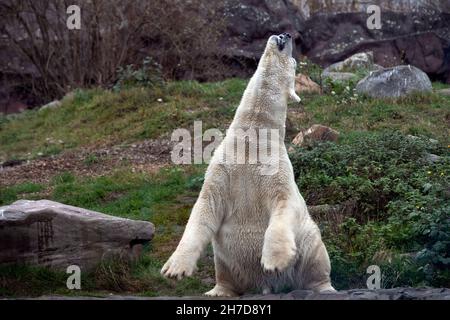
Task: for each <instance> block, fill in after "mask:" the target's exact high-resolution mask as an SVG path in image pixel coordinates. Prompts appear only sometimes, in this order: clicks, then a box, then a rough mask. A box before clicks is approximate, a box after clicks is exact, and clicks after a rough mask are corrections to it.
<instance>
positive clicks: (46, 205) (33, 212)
mask: <svg viewBox="0 0 450 320" xmlns="http://www.w3.org/2000/svg"><path fill="white" fill-rule="evenodd" d="M153 233H154V226H153V224H152V223H150V222H145V221H135V220H129V219H123V218H118V217H113V216H109V215H106V214H103V213H99V212H95V211H91V210H86V209H82V208H77V207H73V206H69V205H64V204H61V203H58V202H53V201H49V200H39V201H28V200H20V201H17V202H14V203H13V204H12V205H9V206H4V207H0V264H17V263H27V264H34V265H41V266H47V267H52V268H56V269H62V270H65V269H66V268H67V267H68V266H70V265H78V266H79V267H80V268H81V269H82V270H89V269H91V268H94V267H95V266H96V265H97V264H98V263H100V262H101V261H102V260H104V259H109V258H113V257H116V256H120V257H122V258H128V259H135V258H137V257H138V256H139V255H140V253H141V250H142V245H143V244H145V243H148V242H149V241H150V240H151V239H152V238H153Z"/></svg>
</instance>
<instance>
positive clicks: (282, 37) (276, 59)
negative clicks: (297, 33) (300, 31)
mask: <svg viewBox="0 0 450 320" xmlns="http://www.w3.org/2000/svg"><path fill="white" fill-rule="evenodd" d="M296 64H297V63H296V62H295V59H294V58H293V57H292V36H291V35H290V34H289V33H286V32H285V33H282V34H279V35H273V36H270V38H269V40H268V41H267V45H266V49H265V50H264V53H263V55H262V57H261V60H260V64H259V65H260V66H261V67H263V68H265V69H267V68H269V69H274V68H275V69H278V68H281V69H283V70H284V71H288V72H291V71H292V72H293V71H294V70H295V67H296Z"/></svg>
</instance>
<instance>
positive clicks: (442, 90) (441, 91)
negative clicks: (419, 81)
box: [436, 88, 450, 96]
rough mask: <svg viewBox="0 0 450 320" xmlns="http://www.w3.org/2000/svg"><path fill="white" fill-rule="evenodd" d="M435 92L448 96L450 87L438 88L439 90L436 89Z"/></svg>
mask: <svg viewBox="0 0 450 320" xmlns="http://www.w3.org/2000/svg"><path fill="white" fill-rule="evenodd" d="M436 92H437V93H438V94H441V95H443V96H450V88H446V89H440V90H437V91H436Z"/></svg>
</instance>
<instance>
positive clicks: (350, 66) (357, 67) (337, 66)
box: [321, 52, 383, 82]
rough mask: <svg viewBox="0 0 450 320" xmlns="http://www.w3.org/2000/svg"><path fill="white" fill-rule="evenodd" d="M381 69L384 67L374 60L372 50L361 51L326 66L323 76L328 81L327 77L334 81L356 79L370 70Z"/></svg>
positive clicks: (324, 80)
mask: <svg viewBox="0 0 450 320" xmlns="http://www.w3.org/2000/svg"><path fill="white" fill-rule="evenodd" d="M381 69H383V67H381V66H379V65H377V64H375V63H374V62H373V53H372V52H360V53H356V54H354V55H352V56H350V57H348V58H347V59H345V60H343V61H339V62H336V63H333V64H332V65H330V66H328V67H326V68H325V69H324V70H323V72H322V75H321V78H322V81H323V82H326V80H327V79H330V80H331V81H332V82H346V81H351V80H353V81H355V80H358V79H360V78H361V77H362V76H365V75H367V74H368V73H369V72H370V71H374V70H381Z"/></svg>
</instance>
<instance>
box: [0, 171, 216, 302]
mask: <svg viewBox="0 0 450 320" xmlns="http://www.w3.org/2000/svg"><path fill="white" fill-rule="evenodd" d="M204 169H205V168H204V167H203V166H200V167H186V168H185V169H182V168H168V169H162V170H161V171H160V172H159V173H157V174H153V175H146V174H137V173H132V172H131V171H127V170H120V171H116V172H112V173H111V174H110V175H108V176H103V177H97V178H78V177H75V176H74V175H73V174H71V173H70V172H64V173H62V174H60V175H57V176H55V177H54V178H53V179H52V182H50V183H49V185H47V186H40V185H35V184H22V185H17V186H14V187H11V188H8V189H6V190H7V192H6V193H5V194H14V195H15V197H12V196H9V197H7V196H3V192H2V198H1V201H2V203H0V205H1V204H6V203H9V202H11V201H13V200H16V199H17V198H18V197H17V196H18V195H19V194H20V195H24V197H25V198H29V197H28V196H27V194H29V193H31V192H38V191H40V190H42V189H43V188H49V189H51V190H52V193H51V195H50V199H51V200H54V201H58V202H63V203H66V204H70V205H74V206H79V207H84V208H87V209H91V210H96V211H100V212H104V213H108V214H112V215H115V216H120V217H124V218H130V219H138V220H146V221H151V222H153V223H154V224H155V226H156V233H155V237H154V239H153V240H152V242H151V244H150V245H149V246H148V247H147V248H146V250H145V253H144V255H143V257H142V259H141V260H140V261H138V262H134V263H128V262H126V261H120V260H118V261H114V260H113V261H107V262H105V263H103V264H101V265H100V266H99V267H98V268H97V269H96V270H95V271H93V272H91V273H88V274H86V275H83V278H82V289H83V291H82V293H83V294H84V293H85V292H91V293H95V294H99V295H102V294H105V292H106V293H107V292H116V293H117V292H120V293H124V292H131V293H133V294H142V295H149V296H156V295H185V294H192V295H194V294H199V293H201V292H204V291H206V290H207V289H208V288H209V286H208V285H205V284H204V283H203V282H202V280H201V278H200V277H199V276H196V277H193V278H189V279H185V280H183V281H181V282H176V281H172V280H167V279H165V278H163V277H162V276H161V275H160V273H159V272H160V270H161V267H162V265H163V263H164V262H165V261H166V259H167V258H168V257H169V255H170V254H171V253H172V251H173V250H174V249H175V247H176V244H177V241H178V240H179V238H180V237H181V234H182V231H183V228H184V225H185V224H186V222H187V219H188V218H189V213H190V209H191V207H192V205H193V201H195V199H196V196H197V193H198V183H197V182H196V181H198V180H199V179H200V178H201V177H202V174H203V172H204ZM186 199H187V200H186ZM200 270H201V271H202V270H204V272H206V273H208V275H209V276H211V277H212V276H213V274H212V273H211V271H212V269H211V266H210V265H209V266H208V265H207V266H205V267H204V268H200ZM66 279H67V276H66V275H65V274H64V273H61V272H55V271H51V270H47V269H45V268H39V267H31V266H11V267H2V268H0V283H1V284H2V285H1V286H0V287H1V288H2V289H0V296H23V295H33V296H36V295H42V294H73V292H71V291H70V290H67V289H66V286H65V283H66Z"/></svg>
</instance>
